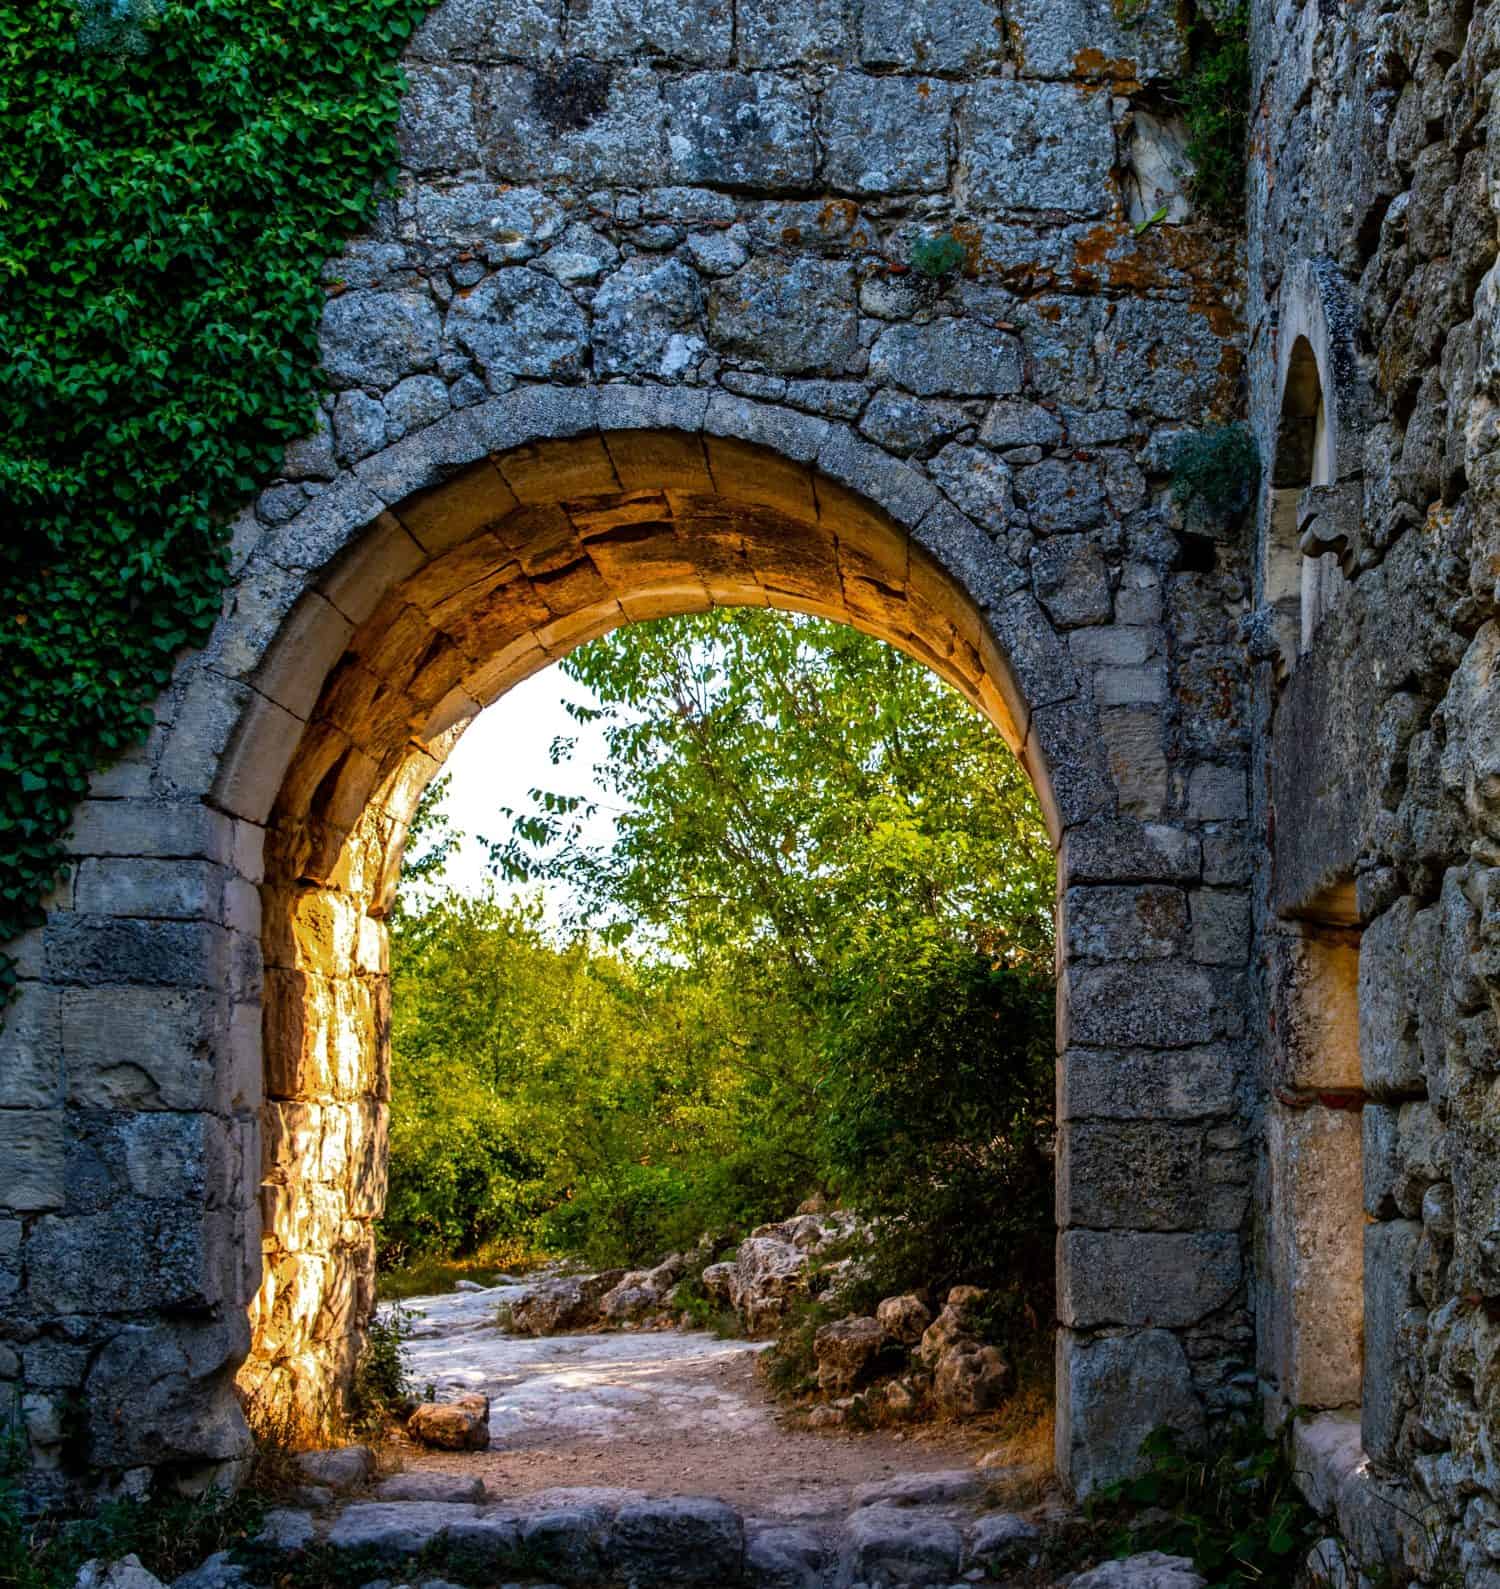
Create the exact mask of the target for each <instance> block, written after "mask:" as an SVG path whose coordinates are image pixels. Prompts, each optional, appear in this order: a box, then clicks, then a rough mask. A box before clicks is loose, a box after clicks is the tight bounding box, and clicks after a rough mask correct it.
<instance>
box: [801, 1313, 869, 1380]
mask: <svg viewBox="0 0 1500 1589" xmlns="http://www.w3.org/2000/svg"><path fill="white" fill-rule="evenodd" d="M885 1345H886V1334H885V1329H884V1327H883V1326H882V1325H881V1324H880V1323H879V1322H878V1321H877V1320H875V1319H870V1318H852V1319H838V1320H836V1321H835V1322H834V1323H832V1324H825V1325H823V1326H822V1327H821V1328H820V1329H819V1330H818V1333H817V1334H816V1335H815V1336H814V1337H813V1356H814V1357H816V1358H817V1360H818V1389H819V1390H823V1391H832V1392H834V1393H835V1394H842V1393H843V1392H845V1391H850V1390H853V1389H854V1388H855V1386H857V1385H859V1384H861V1383H862V1382H863V1381H864V1380H866V1379H868V1378H869V1377H870V1375H871V1374H873V1373H874V1371H875V1365H876V1363H877V1361H878V1360H879V1357H880V1354H881V1352H882V1350H883V1349H884V1347H885Z"/></svg>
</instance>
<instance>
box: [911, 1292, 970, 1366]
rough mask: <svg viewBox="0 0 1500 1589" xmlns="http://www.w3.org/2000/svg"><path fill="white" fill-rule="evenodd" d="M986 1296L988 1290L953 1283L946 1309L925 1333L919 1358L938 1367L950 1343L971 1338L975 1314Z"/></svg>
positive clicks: (928, 1364) (926, 1364) (953, 1344)
mask: <svg viewBox="0 0 1500 1589" xmlns="http://www.w3.org/2000/svg"><path fill="white" fill-rule="evenodd" d="M984 1298H985V1293H984V1292H983V1291H981V1290H980V1289H979V1287H978V1286H954V1287H953V1289H952V1290H951V1291H950V1292H949V1293H948V1300H947V1303H946V1304H945V1305H944V1307H943V1311H942V1312H941V1313H939V1314H938V1316H937V1317H936V1318H935V1319H934V1320H933V1321H932V1323H931V1324H930V1325H928V1327H927V1329H926V1330H924V1331H923V1333H922V1344H921V1345H920V1346H919V1347H918V1348H917V1358H918V1360H919V1361H920V1362H922V1363H923V1364H924V1365H925V1366H926V1367H928V1368H933V1369H935V1368H936V1367H937V1365H938V1359H939V1358H940V1357H942V1355H943V1353H944V1352H946V1351H947V1350H948V1348H949V1347H950V1346H955V1345H957V1344H958V1342H960V1341H964V1340H970V1339H972V1338H973V1333H974V1331H973V1317H974V1314H975V1312H976V1310H977V1305H978V1304H979V1303H981V1302H983V1301H984Z"/></svg>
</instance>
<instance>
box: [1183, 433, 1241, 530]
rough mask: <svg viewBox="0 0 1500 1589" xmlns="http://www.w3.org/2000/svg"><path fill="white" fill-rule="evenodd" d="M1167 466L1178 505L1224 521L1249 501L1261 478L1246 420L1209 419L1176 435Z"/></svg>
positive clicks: (1237, 515) (1231, 518)
mask: <svg viewBox="0 0 1500 1589" xmlns="http://www.w3.org/2000/svg"><path fill="white" fill-rule="evenodd" d="M1167 468H1168V469H1169V471H1170V472H1171V476H1172V498H1173V500H1174V501H1175V502H1176V503H1177V504H1178V506H1179V507H1181V508H1182V509H1183V510H1184V511H1192V510H1194V509H1196V510H1199V511H1201V512H1203V513H1206V514H1208V515H1209V516H1210V517H1211V518H1214V519H1217V520H1219V521H1220V522H1221V523H1225V522H1228V521H1230V520H1233V519H1235V518H1237V517H1239V515H1241V514H1243V513H1245V512H1246V511H1247V510H1248V509H1249V507H1250V503H1251V501H1252V500H1253V498H1254V495H1255V488H1256V486H1257V485H1258V484H1259V483H1260V452H1259V449H1258V448H1257V447H1256V445H1255V438H1254V437H1253V436H1252V435H1251V434H1250V429H1249V427H1248V426H1247V425H1243V424H1238V423H1236V424H1232V425H1210V426H1208V427H1206V428H1205V429H1203V430H1195V431H1189V432H1187V433H1186V434H1184V435H1181V436H1179V437H1177V439H1176V440H1175V441H1174V442H1173V443H1172V446H1171V449H1170V451H1169V452H1168V454H1167Z"/></svg>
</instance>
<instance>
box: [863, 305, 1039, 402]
mask: <svg viewBox="0 0 1500 1589" xmlns="http://www.w3.org/2000/svg"><path fill="white" fill-rule="evenodd" d="M870 373H871V374H872V375H874V376H875V377H876V378H877V379H878V378H880V377H882V376H883V377H885V378H886V379H888V380H891V381H894V382H895V383H896V385H898V386H904V387H906V388H907V389H908V390H909V391H913V392H916V393H917V394H918V396H920V397H934V396H937V395H939V394H941V393H945V392H946V393H952V394H954V395H956V396H962V397H976V396H977V397H985V396H991V395H999V394H1004V393H1007V392H1016V391H1019V390H1020V389H1021V353H1020V347H1019V345H1018V343H1017V342H1016V341H1015V339H1014V338H1012V337H1010V336H1008V335H1004V334H1001V335H997V334H996V333H995V332H993V331H989V330H987V329H985V328H983V327H980V326H976V325H974V324H972V323H971V322H970V321H967V320H959V319H956V318H953V317H947V318H944V319H938V320H933V321H930V322H929V323H928V324H926V325H898V326H892V327H891V329H890V330H889V331H884V332H882V333H881V335H880V338H879V340H878V341H877V342H876V343H875V346H874V347H873V348H872V349H871V350H870Z"/></svg>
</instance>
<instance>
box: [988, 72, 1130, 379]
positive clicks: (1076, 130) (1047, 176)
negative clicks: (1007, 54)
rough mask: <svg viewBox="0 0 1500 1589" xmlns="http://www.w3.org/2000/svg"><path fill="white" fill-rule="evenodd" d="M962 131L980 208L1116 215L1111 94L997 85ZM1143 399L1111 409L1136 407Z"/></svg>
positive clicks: (1066, 86) (1007, 82)
mask: <svg viewBox="0 0 1500 1589" xmlns="http://www.w3.org/2000/svg"><path fill="white" fill-rule="evenodd" d="M958 129H959V131H958V146H959V181H960V183H961V184H962V186H963V188H964V191H965V192H966V193H967V195H968V198H969V202H970V204H971V205H972V206H973V207H975V208H976V209H979V210H981V211H1012V210H1065V211H1068V212H1069V213H1071V214H1074V215H1103V214H1107V213H1108V212H1109V209H1110V207H1111V204H1112V202H1113V199H1112V192H1111V184H1110V173H1111V171H1112V170H1113V168H1114V163H1115V140H1114V129H1113V126H1112V125H1111V122H1110V111H1109V99H1108V96H1107V95H1103V94H1093V95H1091V94H1088V93H1086V92H1085V91H1084V90H1083V89H1082V88H1080V87H1077V86H1075V85H1074V84H1071V83H1028V82H1024V81H1017V80H1013V79H1002V78H989V79H986V80H984V81H982V82H980V83H977V84H975V85H974V86H973V87H972V88H971V89H970V90H969V94H968V97H967V99H966V101H965V103H964V108H963V110H962V111H961V112H960V113H959V118H958ZM1137 395H1138V394H1136V393H1134V392H1132V393H1131V395H1130V398H1129V400H1128V401H1127V400H1124V399H1122V398H1121V397H1119V396H1112V397H1111V398H1110V399H1109V402H1110V404H1111V406H1115V407H1121V408H1124V407H1130V406H1136V405H1137Z"/></svg>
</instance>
